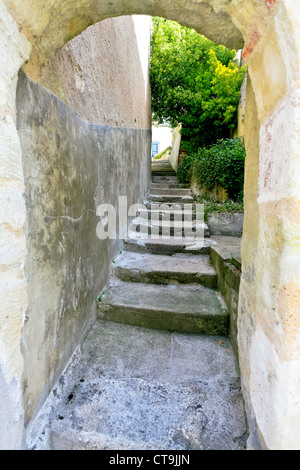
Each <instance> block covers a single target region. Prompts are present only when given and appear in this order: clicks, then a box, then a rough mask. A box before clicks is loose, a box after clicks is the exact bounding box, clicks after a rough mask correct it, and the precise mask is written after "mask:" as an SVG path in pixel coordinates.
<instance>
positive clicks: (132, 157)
mask: <svg viewBox="0 0 300 470" xmlns="http://www.w3.org/2000/svg"><path fill="white" fill-rule="evenodd" d="M17 104H18V118H17V123H18V130H19V135H20V139H21V146H22V151H23V165H24V176H25V200H26V206H27V222H26V230H25V233H26V239H27V258H26V265H25V267H26V277H27V280H28V308H27V311H26V319H25V324H24V327H23V348H22V350H23V357H24V405H25V412H26V421H28V419H30V418H31V416H32V414H33V413H34V411H35V409H36V406H37V404H38V403H39V402H40V400H41V399H43V398H45V397H46V396H47V395H48V393H49V390H50V389H51V387H52V386H53V385H54V383H55V381H56V380H57V379H58V377H59V374H60V373H61V372H62V369H63V368H64V367H65V365H66V363H67V361H68V359H69V358H70V355H71V354H72V353H73V351H74V349H75V348H76V346H77V344H78V341H79V339H80V336H81V335H82V333H83V332H84V331H85V330H86V327H87V326H89V325H90V323H91V320H93V313H94V311H93V308H94V306H95V299H96V297H97V294H98V293H99V292H100V291H101V289H103V287H104V286H105V284H106V283H107V281H108V278H109V273H110V265H111V260H112V259H113V257H115V256H116V254H117V253H118V252H119V251H120V249H121V248H122V241H121V240H118V239H117V240H100V239H98V237H97V234H96V229H97V224H98V222H99V220H100V219H99V217H97V213H96V211H97V207H98V206H99V205H100V204H112V205H113V206H114V207H115V208H116V209H117V208H118V205H119V204H118V202H119V200H118V198H119V196H127V197H128V204H129V205H131V204H134V203H136V202H140V201H141V200H142V196H143V193H144V192H145V190H146V187H147V184H148V179H147V166H148V167H149V149H150V143H151V134H150V131H146V130H144V131H143V130H135V129H133V130H131V129H126V128H125V129H120V128H110V127H103V126H96V125H92V124H87V123H86V122H85V121H83V120H82V119H80V118H79V117H78V116H77V115H76V114H74V113H73V112H72V111H70V110H69V109H68V107H67V106H66V105H65V104H64V103H63V102H62V101H60V100H59V99H57V98H56V97H55V96H54V95H52V94H50V93H49V92H47V91H46V90H45V89H43V88H42V87H41V86H39V85H37V84H34V83H33V82H30V81H29V80H28V79H27V78H26V77H25V75H23V74H22V75H21V76H20V79H19V84H18V90H17ZM128 207H129V206H128Z"/></svg>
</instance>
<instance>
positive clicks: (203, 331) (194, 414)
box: [28, 164, 246, 450]
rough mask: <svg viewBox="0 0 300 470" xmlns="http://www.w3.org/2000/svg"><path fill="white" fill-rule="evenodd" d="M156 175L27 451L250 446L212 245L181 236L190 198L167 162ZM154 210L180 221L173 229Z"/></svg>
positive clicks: (34, 427) (31, 433)
mask: <svg viewBox="0 0 300 470" xmlns="http://www.w3.org/2000/svg"><path fill="white" fill-rule="evenodd" d="M152 170H153V179H152V184H151V186H150V188H149V192H148V195H147V200H146V201H145V209H143V210H141V211H139V213H138V214H137V217H136V218H135V219H134V220H133V221H132V223H131V228H134V230H132V231H130V232H129V238H128V240H126V241H125V250H124V251H122V252H121V253H120V255H119V256H118V257H117V259H116V260H114V262H113V263H112V277H111V280H110V282H109V284H108V285H107V286H106V287H105V289H104V291H103V292H102V293H101V294H100V295H99V298H98V301H97V322H96V323H95V325H94V327H93V328H92V330H91V331H90V332H89V334H88V336H87V337H86V339H85V341H84V342H83V344H82V345H81V346H80V347H79V348H78V349H77V351H76V353H75V354H74V356H73V358H72V360H71V361H70V363H69V365H68V367H67V368H66V370H65V372H64V374H63V375H62V377H61V379H60V380H59V382H58V383H57V385H56V387H55V388H54V390H53V391H52V393H51V395H50V397H49V398H48V400H47V402H46V404H45V405H44V407H43V409H42V410H41V412H40V414H39V415H38V417H37V418H36V420H35V422H34V423H33V424H32V425H31V427H30V429H29V430H28V446H29V448H32V449H51V450H52V449H56V450H77V449H98V450H100V449H103V450H195V449H200V450H204V449H207V450H239V449H243V448H244V447H245V439H246V419H245V413H244V406H243V399H242V396H241V389H240V378H239V370H238V365H237V362H236V358H235V356H234V353H233V350H232V347H231V344H230V342H229V339H228V329H229V315H228V311H227V308H226V305H225V303H224V300H223V298H222V296H221V294H220V293H219V292H218V290H217V282H218V279H217V274H216V271H215V269H214V268H213V266H212V265H211V263H210V258H209V249H210V246H211V245H213V244H215V242H214V241H213V240H211V239H210V238H209V231H208V228H206V229H205V230H204V232H205V236H206V238H205V241H202V242H201V243H200V242H199V241H198V240H196V241H195V238H193V237H192V236H191V232H190V231H188V234H186V232H185V230H182V229H181V228H180V227H179V225H178V226H177V228H176V215H177V212H176V211H178V214H179V212H182V208H183V207H184V206H185V205H186V204H190V205H191V206H193V204H192V203H193V198H192V196H191V194H190V190H189V189H187V188H181V187H177V181H176V175H175V174H174V172H172V170H171V169H170V168H168V166H167V165H166V164H164V165H162V166H161V170H160V171H158V168H157V164H156V165H155V168H152ZM153 198H156V199H155V202H156V203H158V204H159V205H160V207H159V208H155V207H154V208H153V202H152V201H153ZM168 198H169V199H168ZM187 201H188V202H187ZM147 204H148V206H147ZM161 204H167V205H168V207H161ZM173 204H177V205H178V206H177V207H176V208H174V205H173ZM170 207H172V208H173V210H171V209H170ZM155 211H157V212H158V213H161V215H162V214H163V212H164V211H166V212H167V213H168V217H169V216H170V213H172V217H171V219H172V220H171V225H172V223H173V231H170V227H166V226H164V224H163V223H162V222H163V221H165V220H166V219H167V217H165V218H164V217H163V216H160V218H157V217H156V216H157V214H156V213H155ZM192 214H195V211H194V212H192ZM153 220H155V222H156V223H155V224H153ZM178 220H179V219H178ZM178 220H177V222H178ZM191 220H195V217H193V216H192V218H191ZM157 222H158V223H157ZM137 227H139V228H140V230H136V228H137ZM141 227H142V230H141ZM145 227H146V228H145ZM165 229H166V230H167V229H168V230H169V237H167V232H166V231H164V230H165ZM153 231H154V235H157V237H158V239H155V240H152V236H153V233H152V232H153ZM131 235H132V237H131ZM180 237H181V238H180Z"/></svg>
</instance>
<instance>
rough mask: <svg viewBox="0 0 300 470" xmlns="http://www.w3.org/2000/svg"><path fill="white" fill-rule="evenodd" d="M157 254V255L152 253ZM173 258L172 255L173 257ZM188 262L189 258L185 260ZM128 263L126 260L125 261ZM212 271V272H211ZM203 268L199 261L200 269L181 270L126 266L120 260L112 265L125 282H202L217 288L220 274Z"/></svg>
mask: <svg viewBox="0 0 300 470" xmlns="http://www.w3.org/2000/svg"><path fill="white" fill-rule="evenodd" d="M152 256H155V255H152ZM171 259H172V257H171ZM185 262H186V263H188V259H187V260H185ZM125 263H126V261H125ZM209 271H211V272H209ZM209 271H208V270H205V269H203V270H202V271H201V264H200V262H199V269H198V270H196V269H191V270H189V271H183V270H180V266H178V268H177V269H174V268H173V269H172V268H171V267H165V268H164V269H155V268H151V267H149V268H148V267H147V266H138V265H137V266H135V265H134V264H133V266H132V267H131V266H125V265H122V263H121V262H120V264H119V265H117V266H116V265H113V266H112V275H113V276H115V277H117V278H118V279H120V280H122V281H125V282H140V283H152V284H165V285H167V284H170V283H173V282H174V281H176V282H178V283H181V284H191V283H195V284H201V285H202V286H205V287H211V288H216V287H217V283H218V276H217V273H216V271H215V269H214V268H213V267H211V269H210V270H209Z"/></svg>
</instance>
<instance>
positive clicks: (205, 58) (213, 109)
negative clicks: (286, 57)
mask: <svg viewBox="0 0 300 470" xmlns="http://www.w3.org/2000/svg"><path fill="white" fill-rule="evenodd" d="M151 49H152V54H151V70H150V81H151V93H152V111H153V114H154V120H155V121H157V122H159V123H162V122H164V121H167V122H169V123H170V124H171V126H172V127H176V126H177V125H178V124H179V123H181V124H182V131H181V133H182V138H183V140H184V141H186V142H189V143H190V146H192V148H193V149H196V148H198V147H201V146H205V145H209V144H211V143H213V142H215V141H216V140H217V139H220V138H226V137H229V129H231V128H234V127H235V124H236V109H237V106H238V102H239V96H240V88H241V84H242V81H243V77H244V73H245V68H243V67H242V68H239V67H238V65H237V64H236V62H235V60H234V57H235V54H236V51H235V50H229V49H227V48H225V47H224V46H221V45H217V44H215V43H213V42H212V41H210V40H208V39H207V38H205V37H204V36H202V35H200V34H198V33H197V32H196V31H195V30H193V29H189V28H185V27H183V26H181V25H179V24H178V23H176V22H173V21H168V20H164V19H162V18H154V19H153V34H152V44H151Z"/></svg>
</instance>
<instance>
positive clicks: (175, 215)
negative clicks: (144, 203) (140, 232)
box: [137, 204, 197, 221]
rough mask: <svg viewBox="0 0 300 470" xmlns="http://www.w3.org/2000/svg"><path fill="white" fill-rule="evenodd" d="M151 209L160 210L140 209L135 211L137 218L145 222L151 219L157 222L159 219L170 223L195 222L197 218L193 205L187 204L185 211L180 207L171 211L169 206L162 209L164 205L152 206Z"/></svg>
mask: <svg viewBox="0 0 300 470" xmlns="http://www.w3.org/2000/svg"><path fill="white" fill-rule="evenodd" d="M153 207H160V209H147V208H145V209H140V210H139V211H137V216H138V217H142V218H143V219H147V220H151V219H152V218H154V219H155V220H157V219H158V218H160V219H161V220H170V221H174V220H175V221H180V220H195V219H196V217H197V213H196V210H195V206H193V204H187V207H186V208H185V210H184V209H182V208H181V206H179V207H178V209H173V208H172V206H169V205H168V206H166V207H164V205H163V206H157V205H153Z"/></svg>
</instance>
